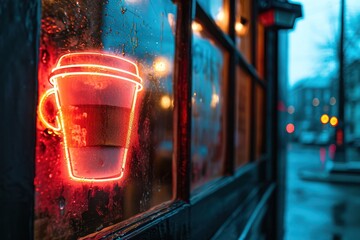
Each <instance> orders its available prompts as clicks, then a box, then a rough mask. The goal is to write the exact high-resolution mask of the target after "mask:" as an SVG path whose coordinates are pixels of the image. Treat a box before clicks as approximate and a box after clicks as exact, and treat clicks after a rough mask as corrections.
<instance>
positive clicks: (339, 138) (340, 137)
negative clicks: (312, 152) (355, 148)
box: [336, 129, 344, 145]
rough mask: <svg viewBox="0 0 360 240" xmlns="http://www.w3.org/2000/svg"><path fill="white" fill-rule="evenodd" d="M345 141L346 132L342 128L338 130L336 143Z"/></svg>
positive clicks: (340, 143) (339, 143)
mask: <svg viewBox="0 0 360 240" xmlns="http://www.w3.org/2000/svg"><path fill="white" fill-rule="evenodd" d="M343 143H344V133H343V130H342V129H338V130H337V131H336V144H337V145H342V144H343Z"/></svg>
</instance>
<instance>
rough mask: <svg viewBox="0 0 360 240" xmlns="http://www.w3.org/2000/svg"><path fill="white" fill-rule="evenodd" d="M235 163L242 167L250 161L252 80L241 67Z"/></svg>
mask: <svg viewBox="0 0 360 240" xmlns="http://www.w3.org/2000/svg"><path fill="white" fill-rule="evenodd" d="M236 83H237V86H236V97H237V99H236V131H235V159H236V160H235V162H236V166H237V167H239V166H242V165H243V164H245V163H247V162H249V160H250V146H251V142H250V131H251V130H250V127H251V122H250V121H251V78H250V76H248V75H247V74H246V73H245V72H244V71H243V70H242V69H241V68H240V67H237V70H236Z"/></svg>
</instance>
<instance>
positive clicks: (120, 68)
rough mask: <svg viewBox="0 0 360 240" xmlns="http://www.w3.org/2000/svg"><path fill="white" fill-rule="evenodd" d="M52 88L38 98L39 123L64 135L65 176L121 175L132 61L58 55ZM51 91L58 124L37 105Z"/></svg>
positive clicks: (138, 83)
mask: <svg viewBox="0 0 360 240" xmlns="http://www.w3.org/2000/svg"><path fill="white" fill-rule="evenodd" d="M50 83H51V84H52V85H53V88H51V89H49V90H47V91H46V92H45V94H44V95H43V96H42V97H41V99H40V102H39V111H38V112H39V118H40V120H41V122H42V123H43V124H44V125H45V126H46V127H48V128H50V129H52V130H54V131H55V132H56V133H61V134H62V136H63V140H64V146H65V148H64V150H65V157H66V161H67V166H68V170H69V175H70V177H71V178H72V179H74V180H80V181H110V180H117V179H120V178H121V177H122V176H123V175H124V171H125V163H126V156H127V152H128V149H129V146H130V137H131V131H132V125H133V118H134V107H135V104H136V98H137V93H138V92H139V91H141V89H142V79H141V78H140V76H139V71H138V68H137V65H136V64H135V63H133V62H131V61H129V60H127V59H125V58H121V57H118V56H114V55H109V54H103V53H94V52H80V53H69V54H65V55H63V56H62V57H60V58H59V60H58V62H57V65H56V67H55V68H54V69H53V70H52V73H51V75H50ZM51 94H55V99H56V104H57V107H58V110H59V114H58V116H57V126H53V125H51V124H49V123H48V122H47V121H46V119H45V117H44V115H43V113H42V105H43V103H44V101H45V100H46V98H47V97H48V96H49V95H51Z"/></svg>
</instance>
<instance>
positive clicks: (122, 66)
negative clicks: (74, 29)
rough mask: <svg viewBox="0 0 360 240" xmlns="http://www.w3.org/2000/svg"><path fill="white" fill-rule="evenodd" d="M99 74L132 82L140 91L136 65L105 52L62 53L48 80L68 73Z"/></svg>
mask: <svg viewBox="0 0 360 240" xmlns="http://www.w3.org/2000/svg"><path fill="white" fill-rule="evenodd" d="M86 74H91V75H99V76H107V77H114V78H118V79H120V80H124V81H129V82H133V83H134V84H136V87H137V91H141V90H142V88H143V86H142V79H141V77H140V76H139V70H138V67H137V65H136V64H135V63H134V62H132V61H130V60H128V59H125V58H122V57H119V56H116V55H111V54H107V53H97V52H77V53H68V54H65V55H62V56H61V57H60V58H59V60H58V62H57V64H56V67H55V68H54V69H53V70H52V71H51V75H50V82H51V83H52V84H54V80H55V78H57V77H64V76H70V75H86Z"/></svg>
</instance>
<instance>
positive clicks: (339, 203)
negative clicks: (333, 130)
mask: <svg viewBox="0 0 360 240" xmlns="http://www.w3.org/2000/svg"><path fill="white" fill-rule="evenodd" d="M322 153H323V150H321V149H320V148H319V147H314V146H310V147H307V146H306V147H305V146H302V145H293V146H292V147H291V149H290V150H289V152H288V159H287V175H286V208H285V238H284V239H285V240H304V239H309V240H311V239H316V240H334V239H338V240H340V239H341V240H356V239H360V238H359V236H360V214H358V213H359V212H360V187H359V186H358V185H353V184H344V183H342V184H340V182H339V180H338V179H336V177H334V176H339V175H334V174H329V176H330V177H329V176H327V177H328V179H329V178H330V179H331V178H335V179H334V182H337V183H338V184H332V181H304V180H303V179H302V178H301V177H300V174H299V173H300V172H301V173H304V174H306V173H307V170H309V169H312V170H313V173H317V174H313V176H318V178H319V179H321V180H323V179H325V176H323V178H321V176H322V175H326V174H325V173H324V171H323V169H324V165H323V164H322V161H321V160H322V159H321V156H322ZM319 176H320V177H319ZM340 179H343V178H340ZM335 180H336V181H335Z"/></svg>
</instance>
